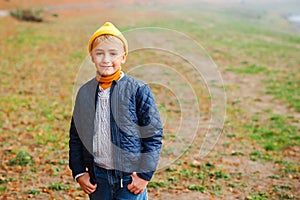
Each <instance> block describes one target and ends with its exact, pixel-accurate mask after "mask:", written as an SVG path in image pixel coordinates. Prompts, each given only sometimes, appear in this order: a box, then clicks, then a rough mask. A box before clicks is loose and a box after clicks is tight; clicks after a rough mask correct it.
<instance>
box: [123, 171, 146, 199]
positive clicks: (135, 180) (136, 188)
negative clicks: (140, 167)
mask: <svg viewBox="0 0 300 200" xmlns="http://www.w3.org/2000/svg"><path fill="white" fill-rule="evenodd" d="M131 177H132V182H131V183H130V184H129V185H128V186H127V188H128V190H129V191H130V192H132V193H134V194H142V193H143V192H144V189H145V188H146V186H147V184H148V183H149V181H146V180H144V179H142V178H140V177H138V175H137V174H136V172H133V173H132V174H131Z"/></svg>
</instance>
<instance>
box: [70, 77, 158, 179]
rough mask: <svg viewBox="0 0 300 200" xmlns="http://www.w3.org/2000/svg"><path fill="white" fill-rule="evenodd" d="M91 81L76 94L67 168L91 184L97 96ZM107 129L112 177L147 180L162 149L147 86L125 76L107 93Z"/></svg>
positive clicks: (93, 80)
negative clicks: (86, 177) (87, 176)
mask: <svg viewBox="0 0 300 200" xmlns="http://www.w3.org/2000/svg"><path fill="white" fill-rule="evenodd" d="M98 88H99V87H98V82H97V80H96V79H95V78H94V79H92V80H90V81H88V82H87V83H86V84H84V85H83V86H82V87H81V88H80V89H79V91H78V94H77V97H76V102H75V106H74V111H73V116H72V121H71V127H70V141H69V148H70V150H69V166H70V169H71V170H72V174H73V177H75V176H76V175H78V174H80V173H83V172H88V173H89V174H90V177H91V182H92V183H95V174H94V158H93V154H92V153H93V134H94V117H95V111H96V101H97V98H96V96H97V92H98ZM110 127H111V138H112V143H113V152H114V153H113V154H114V155H113V156H114V166H115V171H116V175H117V176H119V177H120V179H121V178H122V177H124V176H126V175H128V174H131V173H132V172H137V175H138V176H139V177H141V178H143V179H145V180H148V181H149V180H150V179H151V178H152V176H153V173H154V171H155V169H156V167H157V163H158V160H159V153H160V149H161V146H162V143H161V140H162V132H163V128H162V124H161V120H160V117H159V113H158V110H157V108H156V104H155V100H154V98H153V95H152V93H151V90H150V88H149V87H148V85H147V84H145V83H143V82H141V81H139V80H137V79H134V78H132V77H130V76H128V75H127V74H124V76H123V78H121V79H120V80H118V81H114V82H113V84H112V86H111V89H110Z"/></svg>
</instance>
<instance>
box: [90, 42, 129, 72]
mask: <svg viewBox="0 0 300 200" xmlns="http://www.w3.org/2000/svg"><path fill="white" fill-rule="evenodd" d="M90 55H91V58H92V62H93V63H94V64H95V67H96V70H97V73H98V74H99V75H101V76H110V75H112V74H114V73H115V72H116V71H117V70H118V69H119V68H120V67H121V65H122V64H124V63H125V61H126V55H125V52H124V46H123V43H122V42H121V41H120V40H119V39H118V38H116V37H112V38H110V39H106V40H104V41H102V42H101V43H98V44H97V43H96V44H95V47H94V48H93V50H92V52H91V54H90Z"/></svg>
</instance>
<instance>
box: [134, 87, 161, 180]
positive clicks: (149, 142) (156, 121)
mask: <svg viewBox="0 0 300 200" xmlns="http://www.w3.org/2000/svg"><path fill="white" fill-rule="evenodd" d="M136 101H137V105H136V108H137V116H138V125H139V132H140V136H141V141H142V155H141V160H140V162H139V163H140V164H139V166H140V167H139V168H140V173H137V175H138V176H139V177H141V178H142V179H144V180H147V181H150V180H151V178H152V176H153V174H154V171H155V170H156V167H157V164H158V160H159V155H160V149H161V147H162V134H163V128H162V124H161V120H160V116H159V112H158V110H157V107H156V102H155V100H154V97H153V95H152V92H151V90H150V88H149V87H148V85H143V86H141V87H140V88H139V90H138V92H137V96H136Z"/></svg>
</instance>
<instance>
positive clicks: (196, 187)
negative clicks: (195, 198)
mask: <svg viewBox="0 0 300 200" xmlns="http://www.w3.org/2000/svg"><path fill="white" fill-rule="evenodd" d="M187 188H188V189H189V190H192V191H198V192H202V193H204V192H205V191H206V188H205V187H204V186H202V185H189V186H188V187H187Z"/></svg>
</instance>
